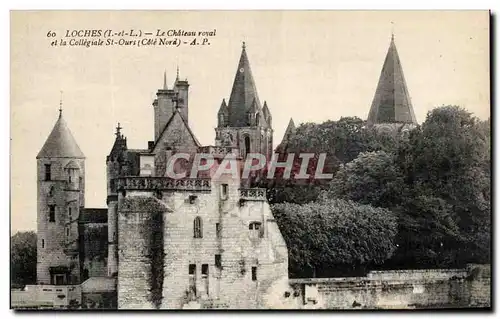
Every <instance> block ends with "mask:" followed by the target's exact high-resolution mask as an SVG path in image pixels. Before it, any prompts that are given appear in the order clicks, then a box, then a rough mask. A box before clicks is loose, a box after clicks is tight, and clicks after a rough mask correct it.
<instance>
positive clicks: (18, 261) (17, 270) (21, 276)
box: [10, 231, 37, 287]
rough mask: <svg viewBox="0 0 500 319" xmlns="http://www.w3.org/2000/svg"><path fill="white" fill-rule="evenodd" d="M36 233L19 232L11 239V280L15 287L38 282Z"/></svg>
mask: <svg viewBox="0 0 500 319" xmlns="http://www.w3.org/2000/svg"><path fill="white" fill-rule="evenodd" d="M36 240H37V239H36V233H35V232H33V231H29V232H17V233H16V234H15V235H14V236H12V237H11V239H10V282H11V285H12V286H14V287H22V286H24V285H32V284H35V283H36Z"/></svg>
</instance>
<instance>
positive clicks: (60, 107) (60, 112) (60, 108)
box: [59, 91, 63, 117]
mask: <svg viewBox="0 0 500 319" xmlns="http://www.w3.org/2000/svg"><path fill="white" fill-rule="evenodd" d="M59 92H60V93H61V96H60V98H59V117H61V116H62V104H63V102H62V99H63V91H59Z"/></svg>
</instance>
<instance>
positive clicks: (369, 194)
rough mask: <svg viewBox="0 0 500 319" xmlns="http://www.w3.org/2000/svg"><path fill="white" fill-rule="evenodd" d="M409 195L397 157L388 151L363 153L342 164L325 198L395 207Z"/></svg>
mask: <svg viewBox="0 0 500 319" xmlns="http://www.w3.org/2000/svg"><path fill="white" fill-rule="evenodd" d="M406 195H407V188H406V185H405V183H404V176H403V173H402V171H401V169H400V168H399V167H398V165H397V164H396V162H395V157H394V155H392V154H388V153H386V152H384V151H378V152H366V153H361V154H360V155H359V156H358V157H357V158H356V159H354V160H353V161H351V162H349V163H347V164H345V165H341V166H340V168H339V170H338V171H337V174H336V175H335V177H334V178H333V180H332V181H331V183H330V186H329V189H328V191H327V192H326V193H324V194H323V196H326V197H330V198H342V199H347V200H353V201H356V202H359V203H361V204H369V205H372V206H375V207H385V208H390V209H392V208H394V207H397V206H398V205H400V204H401V203H402V202H403V201H404V198H405V196H406Z"/></svg>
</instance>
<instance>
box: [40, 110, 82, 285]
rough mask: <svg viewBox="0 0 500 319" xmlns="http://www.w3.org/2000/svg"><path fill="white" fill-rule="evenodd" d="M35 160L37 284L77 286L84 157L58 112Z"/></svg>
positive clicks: (60, 112) (78, 281)
mask: <svg viewBox="0 0 500 319" xmlns="http://www.w3.org/2000/svg"><path fill="white" fill-rule="evenodd" d="M36 158H37V185H38V197H37V213H38V215H37V216H38V217H37V234H38V239H37V283H38V284H52V285H66V284H79V283H80V267H79V247H78V246H79V245H78V239H79V232H78V216H79V215H80V211H81V210H82V209H83V207H84V203H85V156H84V155H83V153H82V151H81V150H80V148H79V147H78V144H77V143H76V141H75V139H74V137H73V135H72V134H71V132H70V130H69V129H68V127H67V125H66V122H65V121H64V118H63V116H62V110H59V118H58V119H57V122H56V124H55V125H54V128H53V129H52V132H51V133H50V135H49V137H48V138H47V140H46V141H45V144H44V145H43V147H42V150H41V151H40V153H38V156H37V157H36Z"/></svg>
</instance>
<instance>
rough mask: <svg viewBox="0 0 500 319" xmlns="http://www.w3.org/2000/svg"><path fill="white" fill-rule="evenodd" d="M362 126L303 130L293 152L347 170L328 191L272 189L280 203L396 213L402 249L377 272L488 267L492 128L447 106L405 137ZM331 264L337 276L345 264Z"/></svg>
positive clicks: (353, 122)
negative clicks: (351, 205) (335, 203)
mask: <svg viewBox="0 0 500 319" xmlns="http://www.w3.org/2000/svg"><path fill="white" fill-rule="evenodd" d="M363 125H364V123H363V122H362V121H361V120H359V119H356V118H344V119H341V120H339V121H337V122H333V121H328V122H325V123H322V124H310V123H308V124H305V125H301V126H299V128H298V129H297V132H296V136H295V137H294V138H293V139H292V142H291V143H290V146H289V150H290V149H291V150H294V148H295V150H300V151H302V150H306V151H309V152H324V151H329V150H330V153H331V154H333V155H334V156H335V158H336V159H338V160H339V161H338V162H339V163H340V164H339V165H338V167H337V169H336V173H335V176H334V178H333V179H332V180H331V181H330V182H329V183H328V184H327V185H324V184H321V185H319V186H318V185H317V184H314V183H310V184H309V185H308V186H307V187H306V186H304V185H301V184H300V183H294V181H288V182H287V183H286V184H284V185H281V189H280V188H279V187H278V189H277V190H273V198H272V199H274V202H275V203H277V202H287V201H290V200H289V199H292V200H291V201H290V202H294V203H299V204H300V203H309V205H313V206H314V205H321V202H324V201H328V200H333V199H342V200H350V201H354V202H356V203H359V204H364V205H370V206H372V207H380V208H385V209H388V210H390V211H391V212H392V213H393V214H394V216H396V218H397V221H398V222H397V225H398V226H397V227H398V232H397V236H396V238H395V243H396V245H397V247H398V248H397V249H396V251H395V253H394V254H393V255H392V256H391V258H390V259H388V260H386V261H385V262H384V263H383V264H380V263H373V264H372V265H371V267H373V268H431V267H461V266H464V265H465V263H469V262H476V263H486V262H489V261H490V234H491V229H490V222H491V203H490V201H491V181H490V179H491V167H490V166H491V160H490V157H491V146H490V130H491V127H490V121H489V120H487V121H480V120H478V119H477V118H476V117H474V116H473V115H472V114H470V113H468V112H467V111H465V110H464V109H462V108H460V107H457V106H446V107H440V108H436V109H434V110H432V111H430V112H429V113H428V115H427V118H426V120H425V122H424V123H422V125H421V126H418V127H417V128H415V129H414V130H412V131H411V132H410V134H409V135H406V136H405V135H402V134H392V135H391V134H387V133H381V132H377V131H376V130H373V129H367V128H364V127H363ZM308 141H310V143H309V144H308ZM278 186H280V185H278ZM276 194H278V195H276ZM280 194H281V196H280ZM283 194H285V196H283ZM284 205H285V204H284ZM275 207H276V209H278V208H279V209H282V207H284V206H279V205H276V206H275ZM290 207H295V206H290ZM306 207H308V206H306ZM290 209H291V208H290ZM294 209H296V208H294ZM325 209H326V207H325ZM278 214H281V215H283V213H282V212H280V211H278ZM301 218H303V219H304V221H305V222H311V221H309V220H306V219H305V217H301ZM362 219H363V218H361V217H360V218H358V221H357V222H353V224H351V225H350V226H349V227H351V228H353V229H355V228H356V227H359V225H357V224H356V223H364V221H363V220H362ZM281 220H282V221H285V219H281ZM287 223H291V222H290V221H287ZM304 227H306V226H304ZM328 227H334V226H332V225H325V226H324V228H318V229H315V231H322V232H324V233H323V234H322V235H321V234H315V235H314V236H319V237H317V238H321V236H329V232H328V231H329V228H328ZM282 228H283V227H282ZM294 231H295V229H294ZM284 232H286V230H285V231H284ZM347 233H348V234H349V230H347ZM300 234H301V233H299V232H297V233H296V234H295V235H294V236H291V237H289V238H290V239H289V240H291V241H292V242H291V243H290V245H291V246H293V247H296V246H297V245H301V244H300V243H299V241H302V240H306V239H304V238H308V237H303V238H300V239H299V237H300V236H306V235H300ZM309 240H317V239H314V238H309ZM293 241H297V243H295V242H293ZM316 242H318V241H316ZM350 248H352V249H354V248H353V247H350ZM290 257H291V264H292V265H299V264H300V261H298V260H296V259H297V258H303V257H301V256H299V255H298V254H297V253H294V252H291V253H290ZM306 260H307V258H306ZM379 261H380V260H379ZM328 262H330V264H329V267H330V268H332V269H333V268H338V267H339V265H338V264H337V263H339V262H341V261H340V260H334V259H330V260H329V261H328ZM375 264H377V265H375ZM355 266H356V265H355ZM291 267H292V268H293V267H295V266H291ZM341 267H343V266H341ZM362 268H363V267H362ZM297 269H298V268H297ZM296 275H299V276H302V275H304V274H296Z"/></svg>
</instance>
